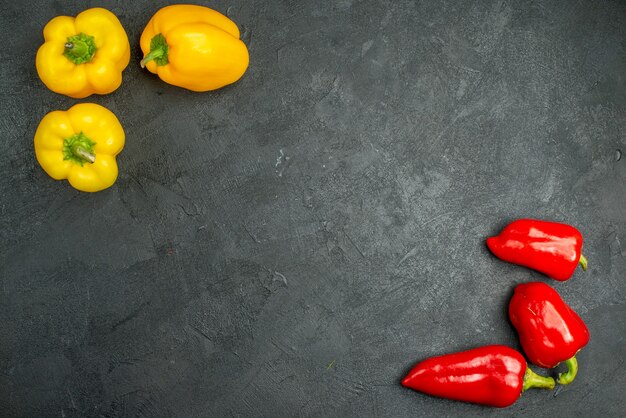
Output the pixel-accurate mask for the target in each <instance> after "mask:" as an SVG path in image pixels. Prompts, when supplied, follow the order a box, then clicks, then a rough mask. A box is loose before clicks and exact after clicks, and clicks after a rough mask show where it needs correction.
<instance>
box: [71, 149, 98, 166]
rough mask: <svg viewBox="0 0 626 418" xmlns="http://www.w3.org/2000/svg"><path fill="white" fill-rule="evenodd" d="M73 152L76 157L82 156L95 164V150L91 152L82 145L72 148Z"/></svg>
mask: <svg viewBox="0 0 626 418" xmlns="http://www.w3.org/2000/svg"><path fill="white" fill-rule="evenodd" d="M72 152H73V153H74V155H75V156H76V157H78V158H82V159H83V160H85V161H86V162H88V163H91V164H93V163H94V162H95V161H96V154H94V153H93V152H89V151H88V150H86V149H85V148H83V147H81V146H80V145H78V146H75V147H74V148H72Z"/></svg>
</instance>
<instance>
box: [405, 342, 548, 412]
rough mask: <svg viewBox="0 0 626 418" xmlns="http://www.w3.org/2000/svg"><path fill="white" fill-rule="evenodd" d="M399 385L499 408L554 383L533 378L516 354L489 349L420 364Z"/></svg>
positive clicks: (505, 349) (496, 347) (500, 347)
mask: <svg viewBox="0 0 626 418" xmlns="http://www.w3.org/2000/svg"><path fill="white" fill-rule="evenodd" d="M402 385H403V386H406V387H408V388H411V389H414V390H416V391H419V392H423V393H426V394H428V395H432V396H437V397H440V398H446V399H453V400H456V401H464V402H472V403H477V404H482V405H489V406H496V407H500V408H503V407H506V406H509V405H512V404H513V403H515V401H517V399H518V398H519V397H520V395H521V394H522V392H523V391H525V390H527V389H530V388H532V387H538V388H546V389H552V388H554V379H552V378H551V377H543V376H539V375H538V374H535V373H534V372H533V371H532V370H531V369H530V368H529V367H527V365H526V360H524V357H523V356H522V355H521V354H520V353H519V352H517V351H516V350H514V349H512V348H510V347H507V346H504V345H489V346H484V347H480V348H474V349H472V350H467V351H462V352H458V353H453V354H446V355H442V356H437V357H431V358H429V359H427V360H424V361H422V362H421V363H419V364H417V365H416V366H415V367H413V369H412V370H411V371H410V372H409V374H408V375H407V376H406V377H405V378H404V379H403V380H402Z"/></svg>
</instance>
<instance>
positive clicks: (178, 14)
mask: <svg viewBox="0 0 626 418" xmlns="http://www.w3.org/2000/svg"><path fill="white" fill-rule="evenodd" d="M139 43H140V45H141V50H142V51H143V53H144V58H143V60H141V67H142V68H143V67H147V68H148V70H149V71H150V72H152V73H154V74H157V75H158V76H159V77H160V78H161V80H163V81H165V82H166V83H169V84H173V85H175V86H179V87H184V88H186V89H189V90H192V91H208V90H215V89H219V88H221V87H224V86H226V85H228V84H231V83H234V82H235V81H237V80H239V79H240V78H241V76H243V73H244V72H245V71H246V69H247V68H248V61H249V57H248V49H247V48H246V45H245V44H244V43H243V42H242V41H241V40H240V39H239V29H238V28H237V25H236V24H235V23H234V22H233V21H232V20H230V19H229V18H227V17H226V16H224V15H222V14H221V13H219V12H216V11H215V10H212V9H209V8H208V7H204V6H195V5H189V4H175V5H172V6H166V7H164V8H162V9H160V10H159V11H157V12H156V14H155V15H154V16H153V17H152V19H150V21H149V22H148V25H147V26H146V28H145V29H144V31H143V33H142V34H141V39H140V41H139Z"/></svg>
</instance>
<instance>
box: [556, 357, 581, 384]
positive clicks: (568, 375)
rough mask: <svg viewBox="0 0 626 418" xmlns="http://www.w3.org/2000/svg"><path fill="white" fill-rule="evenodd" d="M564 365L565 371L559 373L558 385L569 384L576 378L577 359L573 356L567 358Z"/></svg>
mask: <svg viewBox="0 0 626 418" xmlns="http://www.w3.org/2000/svg"><path fill="white" fill-rule="evenodd" d="M565 365H566V366H567V372H565V373H559V377H558V379H557V382H559V385H569V384H570V383H572V382H573V381H574V379H575V378H576V374H578V360H576V357H575V356H574V357H572V358H571V359H569V360H565Z"/></svg>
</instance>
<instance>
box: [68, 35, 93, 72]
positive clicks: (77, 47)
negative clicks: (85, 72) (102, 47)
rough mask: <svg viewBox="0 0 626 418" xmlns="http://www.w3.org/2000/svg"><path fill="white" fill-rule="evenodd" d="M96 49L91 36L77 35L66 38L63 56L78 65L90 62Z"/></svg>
mask: <svg viewBox="0 0 626 418" xmlns="http://www.w3.org/2000/svg"><path fill="white" fill-rule="evenodd" d="M96 49H97V48H96V42H95V40H94V37H93V36H89V35H85V34H84V33H79V34H78V35H74V36H70V37H69V38H67V42H66V43H65V51H63V55H65V57H66V58H67V59H68V60H70V61H72V62H73V63H74V64H76V65H79V64H84V63H86V62H90V61H91V60H92V59H93V56H94V55H95V54H96Z"/></svg>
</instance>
